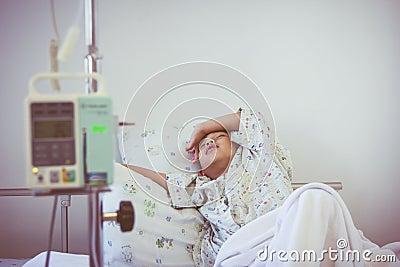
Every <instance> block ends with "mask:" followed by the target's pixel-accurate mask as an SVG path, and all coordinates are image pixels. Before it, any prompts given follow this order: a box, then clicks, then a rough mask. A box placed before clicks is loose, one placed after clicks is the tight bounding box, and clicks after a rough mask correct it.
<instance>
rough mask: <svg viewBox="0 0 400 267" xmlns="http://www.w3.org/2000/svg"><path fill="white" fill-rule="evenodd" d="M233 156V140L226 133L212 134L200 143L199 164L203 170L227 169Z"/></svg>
mask: <svg viewBox="0 0 400 267" xmlns="http://www.w3.org/2000/svg"><path fill="white" fill-rule="evenodd" d="M231 155H232V148H231V140H230V138H229V135H228V134H227V133H226V132H223V131H221V132H214V133H210V134H208V135H207V136H206V137H205V138H204V139H203V140H201V141H200V143H199V162H200V165H201V167H202V169H207V168H227V167H228V164H229V162H230V159H231Z"/></svg>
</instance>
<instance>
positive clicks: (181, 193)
mask: <svg viewBox="0 0 400 267" xmlns="http://www.w3.org/2000/svg"><path fill="white" fill-rule="evenodd" d="M269 134H270V131H269V127H268V126H267V125H266V124H265V122H264V120H263V119H262V117H261V116H260V114H257V115H256V114H253V113H252V112H250V111H248V110H246V109H241V116H240V126H239V130H238V131H233V132H231V133H230V137H231V141H233V142H235V143H237V144H239V145H240V146H239V148H238V149H237V151H236V153H235V155H234V157H233V159H232V161H231V164H230V166H229V169H228V171H227V172H226V173H225V175H223V176H221V177H219V178H217V179H215V180H211V179H210V178H208V177H206V176H200V175H196V174H190V173H186V174H185V173H174V174H167V185H168V192H169V195H170V198H171V202H172V205H173V206H174V207H175V208H182V207H194V206H195V207H197V208H198V210H199V212H200V213H201V214H202V215H203V216H204V218H205V219H206V223H205V225H204V227H203V228H202V230H201V232H200V238H199V240H198V242H197V243H196V244H195V247H194V251H193V259H194V262H195V264H196V265H197V266H213V264H214V261H215V258H216V256H217V253H218V251H219V249H220V248H221V246H222V244H223V243H224V242H225V241H226V240H227V239H228V238H229V237H230V236H231V235H232V234H233V233H235V232H236V231H237V230H238V229H239V228H240V227H241V226H243V225H245V224H247V223H249V222H250V221H252V220H254V219H255V218H257V217H259V216H261V215H263V214H265V213H267V212H269V211H271V210H273V209H275V208H277V207H278V206H280V205H282V203H283V202H284V200H285V199H286V198H287V197H288V196H289V194H290V193H291V192H292V187H291V183H290V180H291V176H292V175H291V173H292V165H291V161H290V155H289V153H288V151H286V150H285V149H284V148H283V147H282V146H280V145H279V144H277V145H275V149H266V148H267V146H268V145H266V144H269V143H271V142H270V141H269ZM273 150H275V157H273V156H272V155H271V151H273Z"/></svg>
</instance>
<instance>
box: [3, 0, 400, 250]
mask: <svg viewBox="0 0 400 267" xmlns="http://www.w3.org/2000/svg"><path fill="white" fill-rule="evenodd" d="M79 2H80V1H56V10H57V23H58V26H59V30H60V33H61V36H64V35H65V34H66V31H67V28H68V26H69V25H70V24H71V23H73V21H74V19H75V17H76V11H77V10H78V9H79V8H78V3H79ZM99 2H100V3H99V6H98V31H99V48H100V52H101V53H102V54H103V55H104V60H103V74H104V75H105V77H106V80H107V85H108V87H109V89H110V93H111V95H112V96H113V99H114V106H115V113H116V114H118V115H119V116H120V117H122V116H123V113H124V111H125V108H126V106H127V104H128V101H129V98H130V97H131V95H132V93H133V92H134V91H135V90H136V89H137V88H138V87H139V86H140V85H141V84H142V83H143V82H144V81H145V80H146V79H147V78H148V77H150V76H151V75H153V74H154V73H156V72H158V71H160V70H162V69H163V68H166V67H169V66H171V65H174V64H178V63H182V62H188V61H192V60H208V61H215V62H220V63H223V64H227V65H230V66H232V67H234V68H237V69H239V70H241V71H242V72H243V73H245V74H246V75H248V76H249V77H250V78H252V79H253V80H254V81H255V82H256V83H257V85H258V86H259V87H260V88H261V90H262V91H263V93H264V94H265V95H266V96H267V99H268V101H269V103H270V105H271V108H272V111H273V114H274V117H275V122H276V124H277V130H278V137H279V139H280V141H281V142H282V143H283V144H285V145H286V146H287V147H288V148H289V149H290V150H291V152H292V156H293V160H294V163H295V180H296V181H334V180H340V181H342V182H343V185H344V189H343V191H341V195H342V196H343V198H344V200H345V202H346V203H347V205H348V207H349V209H350V212H351V213H352V215H353V218H354V221H355V224H356V225H357V226H358V227H359V228H360V229H362V230H363V231H364V233H365V234H366V236H367V237H369V238H370V239H372V240H373V241H375V242H376V243H378V244H384V243H388V242H392V241H396V240H397V241H399V240H400V232H399V230H398V225H400V212H399V208H398V205H397V203H399V200H400V197H399V192H398V190H399V188H400V175H399V173H398V170H397V166H398V163H399V160H398V156H397V153H398V151H399V149H400V141H399V139H398V138H397V137H398V136H400V130H399V129H400V128H399V126H398V122H399V119H400V116H399V115H400V112H399V108H398V106H397V104H398V103H397V102H398V99H399V96H400V93H399V89H398V88H399V86H400V80H399V70H400V52H399V49H398V48H399V47H400V35H399V28H398V25H400V17H399V16H398V15H397V10H400V2H399V1H330V2H327V1H323V2H322V1H293V3H289V2H285V3H282V2H277V1H252V2H248V1H222V2H221V1H218V2H217V1H215V2H213V1H201V2H199V1H128V0H125V1H122V0H121V1H99ZM49 6H50V5H49V1H47V0H36V1H23V0H18V1H17V0H2V1H1V2H0V36H1V41H0V45H1V46H0V58H1V61H0V70H1V72H0V78H1V82H2V83H1V84H2V89H1V90H0V101H1V105H0V113H1V114H2V116H1V117H0V122H1V125H2V126H3V129H2V137H3V138H2V139H1V141H0V142H1V146H0V147H1V170H2V174H1V175H0V187H2V188H4V187H22V186H25V178H24V177H25V165H24V162H25V139H24V138H25V137H24V105H23V99H24V97H25V96H26V94H27V82H28V80H29V78H30V76H31V75H33V74H34V73H36V72H39V71H46V70H47V69H48V52H47V45H48V41H49V39H50V38H52V37H54V33H53V30H52V27H51V16H50V7H49ZM85 53H86V52H85V49H84V46H83V36H81V39H80V40H79V44H78V47H77V48H76V50H75V51H74V54H73V55H72V58H71V59H70V61H69V62H67V63H63V64H62V65H61V70H63V71H81V70H83V60H82V58H83V56H84V55H85ZM67 85H68V84H67ZM70 86H71V85H70ZM73 86H75V89H74V90H76V89H77V88H79V89H80V87H79V86H80V85H79V86H77V85H75V84H74V85H73ZM76 86H77V87H76ZM82 91H83V88H82ZM51 203H52V201H51V199H50V198H42V199H37V198H14V197H3V198H0V213H1V219H0V229H1V232H0V233H1V234H0V257H30V256H33V255H35V254H36V253H38V252H39V251H42V250H44V249H45V248H46V244H47V241H46V238H47V233H48V227H49V224H48V222H49V220H50V212H49V211H50V207H51ZM71 213H72V215H71V216H72V217H73V219H72V221H71V228H72V229H71V237H70V238H71V250H72V252H79V253H87V240H86V231H87V227H86V224H87V222H86V217H87V215H86V198H85V197H73V199H72V208H71ZM56 230H57V229H56ZM55 248H56V249H59V248H60V242H59V237H58V236H56V240H55Z"/></svg>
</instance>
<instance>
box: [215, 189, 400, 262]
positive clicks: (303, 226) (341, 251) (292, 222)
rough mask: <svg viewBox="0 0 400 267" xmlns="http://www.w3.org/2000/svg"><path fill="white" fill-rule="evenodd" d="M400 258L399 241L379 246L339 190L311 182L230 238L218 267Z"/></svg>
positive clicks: (222, 249) (374, 260) (219, 259)
mask: <svg viewBox="0 0 400 267" xmlns="http://www.w3.org/2000/svg"><path fill="white" fill-rule="evenodd" d="M396 254H397V258H396ZM399 255H400V242H396V243H392V244H389V245H386V246H384V247H382V248H379V247H378V246H377V245H375V244H374V243H372V242H371V241H369V240H368V239H366V238H365V237H364V236H363V235H362V233H361V231H359V230H357V228H356V227H355V226H354V224H353V220H352V218H351V215H350V213H349V211H348V209H347V207H346V205H345V204H344V202H343V200H342V198H341V197H340V196H339V194H338V193H337V192H336V191H335V190H333V189H332V188H331V187H329V186H327V185H324V184H320V183H310V184H307V185H305V186H303V187H301V188H299V189H297V190H296V191H294V192H293V193H292V194H291V195H290V196H289V198H288V199H287V200H286V202H285V203H284V205H283V206H282V207H280V208H279V209H277V210H274V211H273V212H271V213H269V214H266V215H264V216H262V217H260V218H258V219H256V220H254V221H253V222H251V223H250V224H248V225H246V226H244V227H243V228H241V229H240V230H239V231H238V232H237V233H235V235H233V236H232V237H231V238H230V239H228V240H227V241H226V242H225V243H224V245H223V246H222V248H221V250H220V251H219V253H218V257H217V260H216V264H215V266H274V267H275V266H282V265H285V266H292V265H295V266H307V267H308V266H400V260H399ZM384 261H385V262H384ZM388 261H395V262H388Z"/></svg>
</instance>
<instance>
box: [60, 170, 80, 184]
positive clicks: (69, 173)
mask: <svg viewBox="0 0 400 267" xmlns="http://www.w3.org/2000/svg"><path fill="white" fill-rule="evenodd" d="M61 175H62V181H63V182H64V183H72V182H75V179H76V172H75V170H67V169H65V168H63V169H62V170H61Z"/></svg>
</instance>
